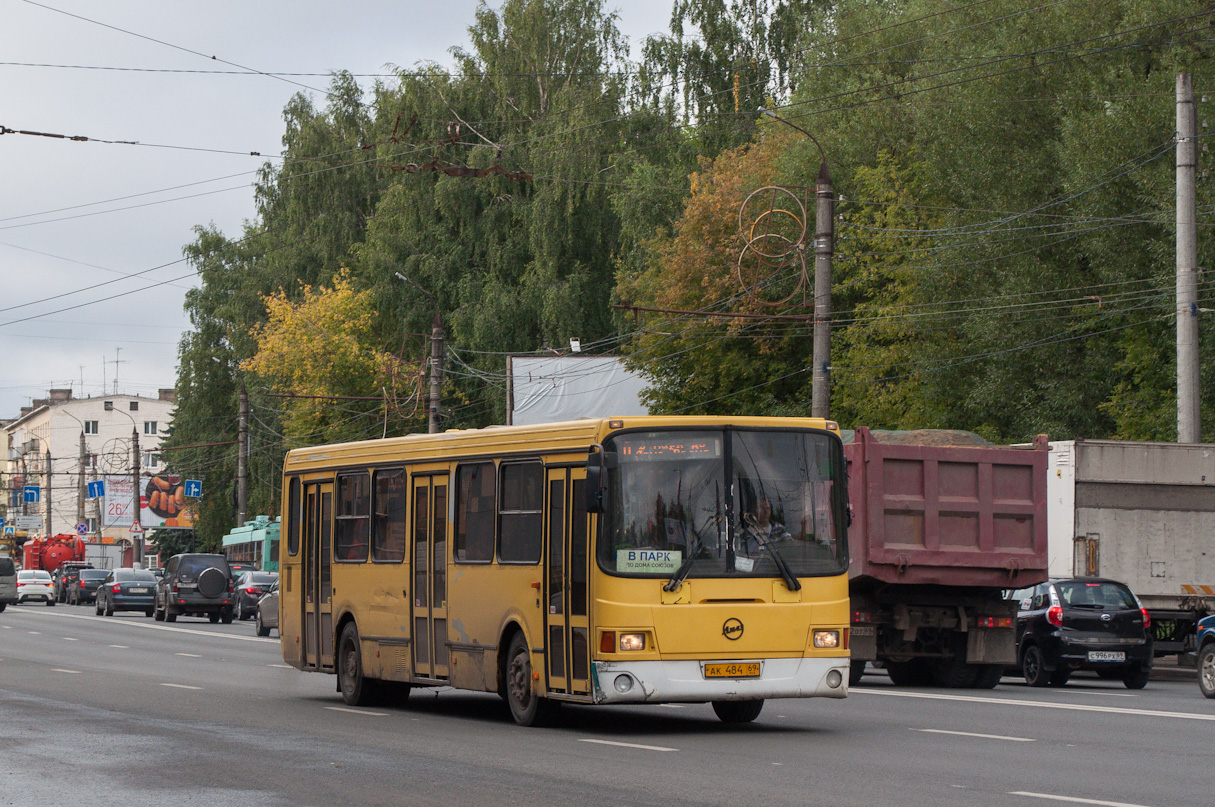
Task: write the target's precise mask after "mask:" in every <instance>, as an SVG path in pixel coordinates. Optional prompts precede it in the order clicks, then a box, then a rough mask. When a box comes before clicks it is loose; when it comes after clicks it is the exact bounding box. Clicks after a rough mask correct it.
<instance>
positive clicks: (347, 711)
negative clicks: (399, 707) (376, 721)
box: [325, 706, 388, 717]
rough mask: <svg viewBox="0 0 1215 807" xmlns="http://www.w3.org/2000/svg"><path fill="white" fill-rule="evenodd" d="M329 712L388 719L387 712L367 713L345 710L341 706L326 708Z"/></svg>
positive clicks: (362, 710)
mask: <svg viewBox="0 0 1215 807" xmlns="http://www.w3.org/2000/svg"><path fill="white" fill-rule="evenodd" d="M325 708H326V709H328V710H329V711H331V712H346V713H348V714H352V715H368V716H369V717H388V712H369V711H367V710H366V709H347V708H345V707H343V706H326V707H325Z"/></svg>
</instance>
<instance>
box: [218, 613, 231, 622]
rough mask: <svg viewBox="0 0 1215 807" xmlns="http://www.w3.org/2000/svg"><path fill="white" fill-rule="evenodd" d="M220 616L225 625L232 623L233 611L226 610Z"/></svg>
mask: <svg viewBox="0 0 1215 807" xmlns="http://www.w3.org/2000/svg"><path fill="white" fill-rule="evenodd" d="M219 618H220V620H221V621H222V622H223V623H224V624H225V625H231V624H232V612H231V611H224V612H223V613H222V614H220V615H219Z"/></svg>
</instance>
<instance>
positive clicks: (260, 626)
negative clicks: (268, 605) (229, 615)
mask: <svg viewBox="0 0 1215 807" xmlns="http://www.w3.org/2000/svg"><path fill="white" fill-rule="evenodd" d="M253 624H254V626H255V627H256V628H257V635H258V636H269V635H270V629H269V628H267V627H266V624H265V623H264V622H262V612H261V611H258V612H257V616H256V617H254V622H253Z"/></svg>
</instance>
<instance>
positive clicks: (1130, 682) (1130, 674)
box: [1122, 664, 1152, 689]
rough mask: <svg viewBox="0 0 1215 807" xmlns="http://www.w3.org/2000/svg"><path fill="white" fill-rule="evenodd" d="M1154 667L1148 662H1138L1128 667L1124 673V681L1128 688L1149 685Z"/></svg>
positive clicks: (1141, 687) (1139, 687) (1140, 687)
mask: <svg viewBox="0 0 1215 807" xmlns="http://www.w3.org/2000/svg"><path fill="white" fill-rule="evenodd" d="M1151 674H1152V668H1151V667H1149V666H1147V665H1146V664H1136V665H1134V666H1133V667H1128V668H1127V669H1126V670H1125V671H1124V672H1123V673H1122V683H1124V684H1126V688H1127V689H1143V688H1144V687H1145V686H1147V682H1148V678H1149V677H1151Z"/></svg>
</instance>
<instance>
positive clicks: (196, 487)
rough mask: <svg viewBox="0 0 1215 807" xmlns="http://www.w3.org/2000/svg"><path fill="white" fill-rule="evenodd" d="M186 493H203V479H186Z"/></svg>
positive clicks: (190, 494)
mask: <svg viewBox="0 0 1215 807" xmlns="http://www.w3.org/2000/svg"><path fill="white" fill-rule="evenodd" d="M186 495H187V496H196V497H197V496H201V495H202V480H200V479H187V480H186Z"/></svg>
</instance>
